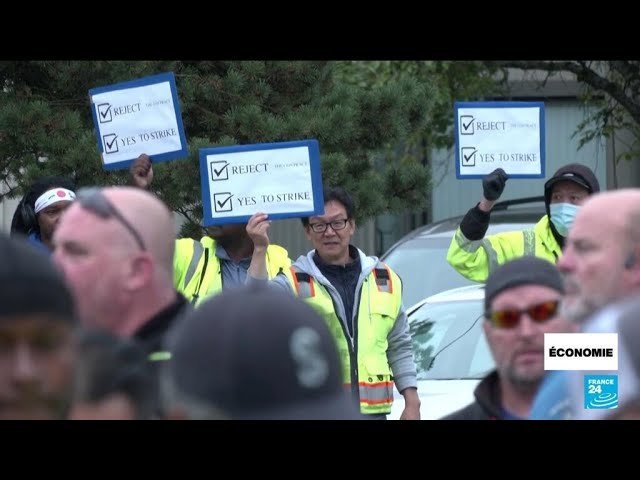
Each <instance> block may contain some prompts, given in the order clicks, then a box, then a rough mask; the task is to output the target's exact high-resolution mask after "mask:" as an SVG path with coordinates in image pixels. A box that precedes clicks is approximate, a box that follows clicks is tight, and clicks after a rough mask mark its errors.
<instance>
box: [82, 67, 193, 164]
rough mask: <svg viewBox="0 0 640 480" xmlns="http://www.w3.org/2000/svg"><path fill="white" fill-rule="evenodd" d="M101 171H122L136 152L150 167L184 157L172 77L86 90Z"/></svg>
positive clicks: (178, 107)
mask: <svg viewBox="0 0 640 480" xmlns="http://www.w3.org/2000/svg"><path fill="white" fill-rule="evenodd" d="M89 97H90V99H91V110H92V113H93V122H94V125H95V129H96V135H97V137H98V148H99V149H100V153H101V155H102V163H103V168H104V169H105V170H115V169H120V168H127V167H128V166H129V165H130V164H131V162H132V161H133V160H135V159H136V158H137V157H138V156H139V155H140V154H141V153H146V154H147V155H149V156H150V157H152V159H153V161H154V162H161V161H166V160H173V159H176V158H184V157H186V156H188V152H187V141H186V138H185V134H184V127H183V125H182V114H181V113H180V105H179V102H178V95H177V91H176V84H175V78H174V76H173V73H163V74H160V75H154V76H151V77H145V78H141V79H138V80H132V81H129V82H123V83H118V84H114V85H109V86H106V87H99V88H94V89H91V90H89Z"/></svg>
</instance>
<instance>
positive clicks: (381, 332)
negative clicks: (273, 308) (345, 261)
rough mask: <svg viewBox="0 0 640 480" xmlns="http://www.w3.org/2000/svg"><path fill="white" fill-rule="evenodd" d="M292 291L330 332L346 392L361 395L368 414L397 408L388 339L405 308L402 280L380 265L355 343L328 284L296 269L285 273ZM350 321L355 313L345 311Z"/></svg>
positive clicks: (364, 290) (367, 287)
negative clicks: (402, 304)
mask: <svg viewBox="0 0 640 480" xmlns="http://www.w3.org/2000/svg"><path fill="white" fill-rule="evenodd" d="M285 274H286V276H287V278H288V279H289V282H290V283H291V285H292V288H293V290H294V291H295V292H296V293H297V295H298V296H299V297H300V298H301V299H303V300H304V301H306V302H307V303H309V304H310V305H311V306H312V307H313V308H314V309H315V310H316V311H317V312H318V313H319V314H320V316H322V318H324V319H325V321H326V323H327V325H328V326H329V330H330V331H331V333H332V335H333V337H334V339H335V341H336V346H337V349H338V353H339V355H340V360H341V364H342V378H343V382H344V385H345V387H346V388H350V389H351V390H352V392H353V393H354V395H357V396H358V398H359V402H360V411H361V412H362V413H364V414H381V413H382V414H386V413H389V412H391V405H392V404H393V386H394V383H393V376H392V372H391V368H390V367H389V361H388V360H387V348H388V342H387V336H388V335H389V332H390V331H391V330H392V329H393V326H394V324H395V321H396V318H397V316H398V313H399V311H400V307H401V303H402V285H401V282H400V277H398V275H396V273H395V272H393V271H392V270H391V269H390V268H389V267H387V266H386V265H385V264H384V263H382V262H379V263H378V264H377V265H376V268H374V269H373V270H372V271H371V273H369V275H368V276H367V278H366V279H365V280H364V282H363V284H362V287H361V289H360V303H359V305H358V316H357V321H356V324H355V325H354V328H355V331H354V337H355V339H356V340H355V342H352V340H351V338H350V336H349V333H348V330H347V327H346V325H345V324H344V323H343V322H342V321H341V320H340V319H339V318H338V315H337V314H336V311H335V307H334V304H333V299H332V297H331V295H330V293H329V291H328V290H327V288H326V287H325V286H324V285H321V284H320V283H319V282H318V281H317V280H315V279H314V278H313V277H312V276H310V275H309V274H307V273H304V272H302V271H300V270H299V269H297V268H296V267H295V266H292V267H291V268H290V269H289V271H288V272H285ZM346 314H347V315H349V318H347V319H345V320H346V321H349V322H350V321H351V318H352V315H353V312H346Z"/></svg>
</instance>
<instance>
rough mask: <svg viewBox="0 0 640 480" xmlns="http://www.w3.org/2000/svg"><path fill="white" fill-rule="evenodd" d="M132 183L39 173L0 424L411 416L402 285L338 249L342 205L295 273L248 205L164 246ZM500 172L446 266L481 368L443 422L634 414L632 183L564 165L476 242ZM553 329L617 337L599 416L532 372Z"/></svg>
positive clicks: (21, 248) (17, 272)
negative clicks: (618, 185) (470, 300)
mask: <svg viewBox="0 0 640 480" xmlns="http://www.w3.org/2000/svg"><path fill="white" fill-rule="evenodd" d="M130 173H131V180H132V184H133V185H132V186H128V187H92V188H81V189H76V186H75V185H74V184H73V182H70V181H69V180H68V179H64V178H46V179H42V180H40V181H38V182H36V183H35V184H34V185H33V186H32V188H31V189H29V190H28V191H27V193H26V194H25V195H24V197H23V198H22V200H21V201H20V203H19V205H18V207H17V209H16V212H15V215H14V218H13V221H12V224H11V235H10V236H7V235H4V234H3V235H0V257H1V258H0V284H1V285H0V346H1V349H0V351H1V352H2V354H1V355H0V369H2V372H3V374H2V375H0V382H1V384H0V418H6V419H9V418H13V419H145V420H147V419H317V420H321V419H326V420H331V419H353V420H356V419H358V420H360V419H386V418H387V415H388V414H389V413H390V411H391V407H392V405H393V403H394V402H398V401H400V402H404V405H403V411H402V415H401V419H407V420H418V419H420V397H419V395H418V391H417V372H416V364H415V361H414V351H413V347H412V340H411V336H410V333H409V325H408V321H407V314H406V311H405V308H404V306H403V304H402V287H403V286H402V279H401V278H400V277H398V275H397V274H396V273H395V272H394V271H393V270H392V269H391V268H390V267H389V266H388V265H386V264H385V263H384V262H381V261H380V260H379V259H378V258H377V257H375V256H370V255H367V254H366V253H365V252H363V251H362V250H360V249H359V248H358V247H357V246H355V245H353V244H352V237H353V235H354V233H355V231H356V208H357V205H356V204H355V202H354V200H353V199H352V197H351V196H350V195H349V193H348V192H346V191H345V190H344V189H342V188H340V187H336V186H331V187H330V186H325V188H324V189H323V194H324V213H323V214H322V215H316V216H311V217H305V218H302V219H301V223H302V225H301V228H302V229H303V231H304V233H305V235H306V237H307V238H308V240H309V242H310V245H311V247H312V248H311V249H310V251H309V252H308V253H307V254H306V255H302V256H300V257H299V258H298V259H296V260H295V261H294V260H292V259H290V258H289V254H288V252H287V250H286V249H285V248H283V247H282V246H279V245H273V244H271V243H270V241H269V226H270V224H271V220H270V219H269V216H268V215H267V214H265V213H262V212H256V213H255V214H254V215H253V216H252V217H251V218H250V219H249V221H248V222H247V223H244V224H232V225H223V226H215V227H209V228H208V229H207V234H206V235H204V236H203V237H202V238H201V239H199V240H194V239H191V238H176V232H175V227H174V223H173V218H172V214H171V212H170V211H169V209H168V208H167V206H166V205H165V204H164V203H163V202H162V201H161V200H160V199H159V198H158V197H157V196H156V195H154V194H153V193H152V191H151V187H152V181H153V166H152V161H151V158H149V157H148V156H147V155H144V154H143V155H140V157H138V159H137V160H136V161H135V162H133V164H132V166H131V169H130ZM507 179H508V177H507V174H506V173H505V172H504V171H503V170H501V169H497V170H496V171H494V172H492V173H491V174H489V175H487V176H486V177H485V178H484V180H483V187H484V196H483V198H482V199H481V200H480V202H478V204H477V205H476V206H475V207H473V208H472V209H470V210H469V212H468V213H467V215H466V216H465V217H464V219H463V221H462V223H461V224H460V226H459V228H458V231H457V232H456V234H455V236H454V237H453V238H452V240H451V246H450V249H449V253H448V257H447V259H448V261H449V262H450V264H451V265H452V267H453V268H455V269H456V270H458V271H459V272H460V273H461V274H463V275H464V276H466V277H468V278H470V279H472V280H475V281H478V282H482V283H486V286H485V315H484V317H485V319H484V323H483V329H484V334H485V335H486V338H487V341H488V344H489V347H490V350H491V354H492V355H493V358H494V360H495V364H496V368H495V370H493V371H491V372H489V373H488V374H487V375H486V377H485V378H484V379H483V380H482V381H481V382H480V383H479V384H478V386H477V388H476V390H475V393H474V395H475V401H474V402H473V403H471V404H470V405H468V406H467V407H465V408H463V409H461V410H459V411H457V412H455V413H453V414H451V415H448V416H447V417H444V419H445V420H462V419H552V418H563V419H569V418H633V417H634V416H635V418H638V417H637V412H638V405H640V388H639V386H640V376H638V375H635V374H634V373H633V372H635V371H638V370H640V358H639V356H638V354H637V348H635V347H636V345H637V343H638V339H639V338H640V337H638V334H640V331H639V330H638V328H637V325H636V324H635V322H634V321H633V318H634V313H637V312H638V305H639V304H638V302H637V300H635V298H634V297H635V295H636V294H637V293H638V292H640V189H626V190H618V191H611V192H600V186H599V184H598V180H597V179H596V176H595V175H594V173H593V172H592V171H591V170H590V169H589V168H588V167H586V166H584V165H581V164H570V165H566V166H565V167H562V168H560V169H559V170H558V171H557V172H555V173H554V175H553V176H552V177H551V178H550V179H549V181H547V183H546V184H545V187H544V194H545V203H546V209H547V213H546V215H544V216H543V217H542V218H541V219H540V221H539V222H538V223H537V225H536V226H535V228H533V229H532V230H530V231H522V232H509V233H502V234H499V235H494V236H490V237H486V238H485V232H486V230H487V227H488V225H489V222H490V214H491V209H492V207H493V204H494V203H495V202H496V201H497V199H498V198H499V197H500V196H501V194H502V192H503V190H504V188H505V185H506V182H507ZM426 263H427V264H428V261H427V262H426ZM630 299H631V301H629V300H630ZM552 332H553V333H570V332H619V334H620V336H621V338H622V337H624V341H622V340H621V342H620V344H621V349H620V350H621V352H620V357H621V365H623V366H625V368H626V369H627V370H628V371H625V372H622V367H620V372H619V373H620V375H621V377H624V378H625V380H624V382H623V381H622V380H621V382H620V402H621V403H620V407H621V408H620V409H619V410H618V412H617V413H616V414H615V415H613V414H611V413H610V412H609V414H607V411H604V410H603V411H588V410H584V409H582V408H581V406H582V404H581V398H582V397H581V395H582V390H581V389H580V388H579V387H580V385H579V383H580V378H578V374H577V373H575V372H573V373H571V372H562V371H551V372H547V371H545V370H544V362H543V358H544V355H543V350H544V334H545V333H552ZM580 373H582V372H580ZM396 391H397V392H398V393H399V396H396V395H394V392H396ZM594 412H595V413H594Z"/></svg>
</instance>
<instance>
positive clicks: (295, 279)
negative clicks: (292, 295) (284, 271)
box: [289, 267, 300, 296]
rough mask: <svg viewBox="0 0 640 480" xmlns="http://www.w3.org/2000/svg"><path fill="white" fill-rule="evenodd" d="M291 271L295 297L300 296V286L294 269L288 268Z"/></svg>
mask: <svg viewBox="0 0 640 480" xmlns="http://www.w3.org/2000/svg"><path fill="white" fill-rule="evenodd" d="M289 270H291V276H292V277H293V286H294V287H296V295H298V296H299V295H300V285H298V277H296V269H295V268H293V267H289Z"/></svg>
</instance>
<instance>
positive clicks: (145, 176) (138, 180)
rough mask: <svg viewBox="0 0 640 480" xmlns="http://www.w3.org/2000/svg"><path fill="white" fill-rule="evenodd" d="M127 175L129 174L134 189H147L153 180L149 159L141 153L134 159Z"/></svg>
mask: <svg viewBox="0 0 640 480" xmlns="http://www.w3.org/2000/svg"><path fill="white" fill-rule="evenodd" d="M129 173H131V182H132V183H133V184H134V185H135V186H136V187H139V188H144V189H147V188H149V187H150V186H151V181H152V180H153V167H152V166H151V158H150V157H149V155H147V154H146V153H143V154H141V155H140V156H139V157H138V158H136V160H135V161H134V162H133V163H132V164H131V168H130V169H129Z"/></svg>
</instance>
